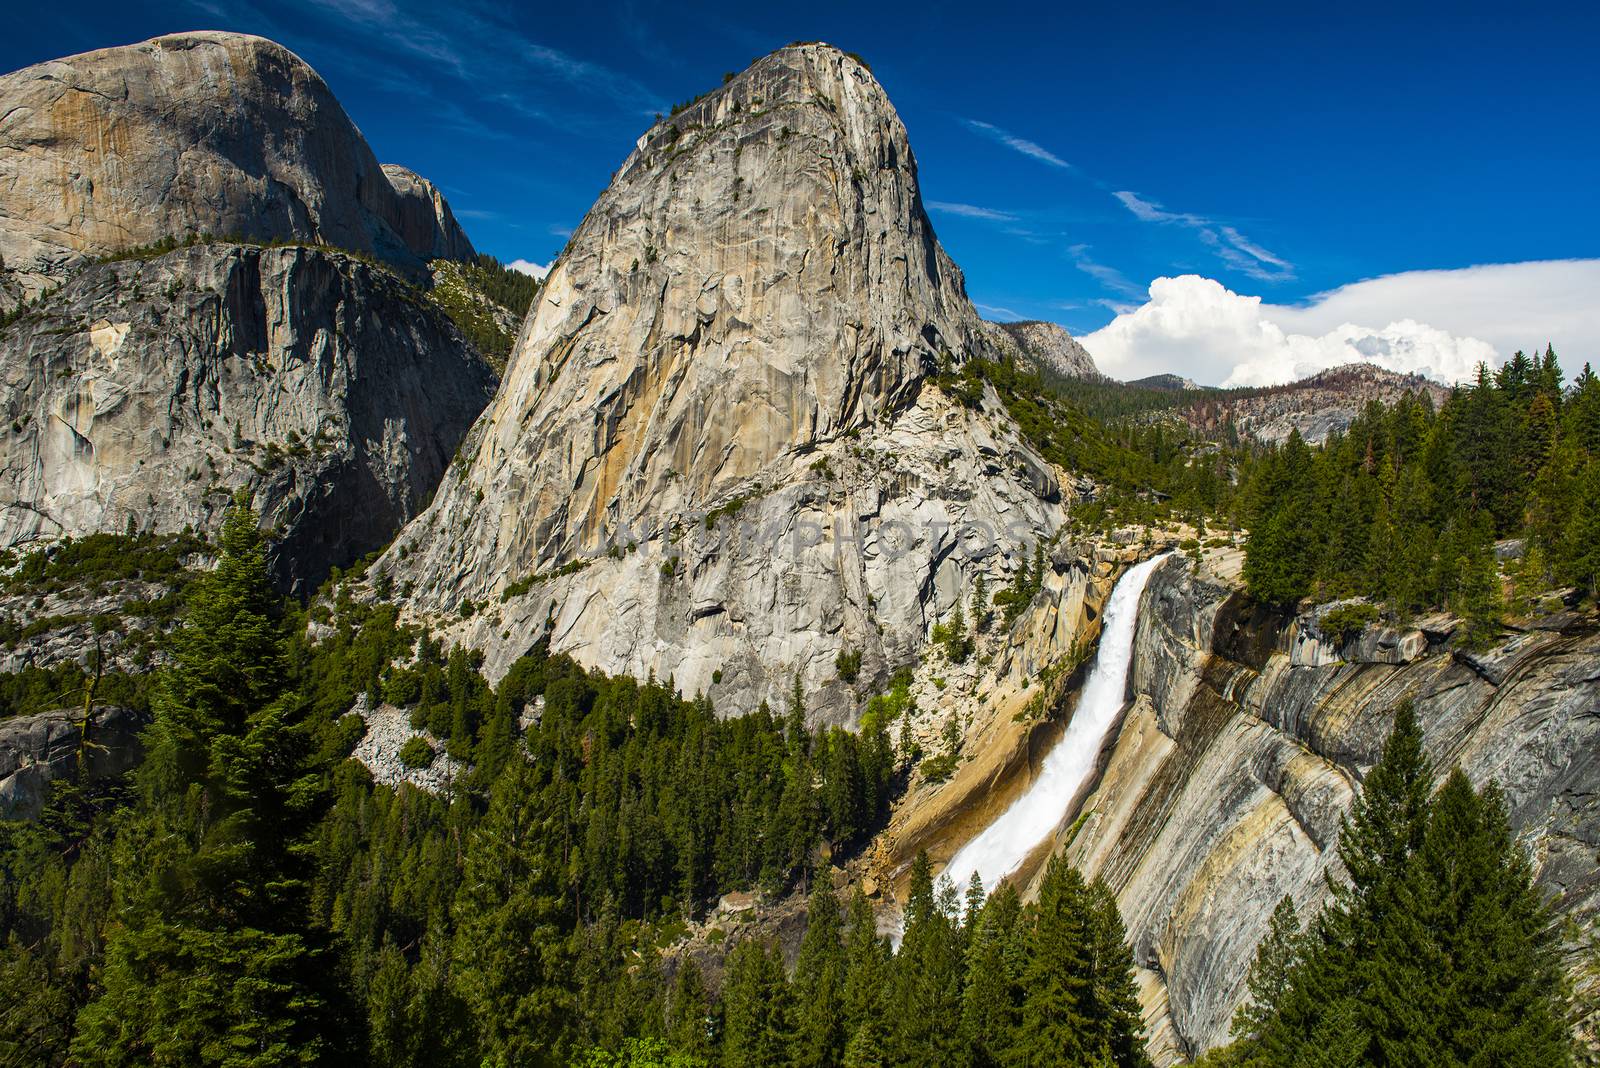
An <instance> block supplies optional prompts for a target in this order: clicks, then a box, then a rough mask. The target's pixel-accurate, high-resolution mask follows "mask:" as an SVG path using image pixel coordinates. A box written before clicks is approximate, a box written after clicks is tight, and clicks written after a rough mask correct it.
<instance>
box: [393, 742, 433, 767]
mask: <svg viewBox="0 0 1600 1068" xmlns="http://www.w3.org/2000/svg"><path fill="white" fill-rule="evenodd" d="M400 763H402V764H404V765H405V766H406V767H408V768H425V767H427V766H428V765H430V764H432V763H433V746H431V745H429V744H428V740H427V739H426V738H424V737H422V735H420V734H418V735H414V736H412V737H410V738H407V739H406V744H405V745H402V746H401V747H400Z"/></svg>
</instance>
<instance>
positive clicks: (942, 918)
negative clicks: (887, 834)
mask: <svg viewBox="0 0 1600 1068" xmlns="http://www.w3.org/2000/svg"><path fill="white" fill-rule="evenodd" d="M961 963H962V961H961V954H960V947H959V944H958V941H957V935H956V931H955V924H954V922H953V920H952V918H951V917H950V915H949V914H948V913H947V912H946V911H945V910H944V909H943V908H941V906H940V901H939V895H938V894H937V893H936V891H935V890H934V886H933V876H932V868H931V866H930V865H929V863H928V856H927V854H926V853H918V854H917V856H916V859H915V860H913V861H912V864H911V875H910V888H909V891H908V896H907V899H906V907H905V936H904V937H903V938H902V939H901V942H900V952H899V953H898V954H897V955H896V956H895V959H894V967H893V969H892V980H891V994H890V1001H891V1004H892V1005H893V1006H894V1007H895V1013H894V1018H893V1020H892V1021H891V1023H890V1028H891V1031H890V1035H891V1037H890V1041H889V1043H888V1052H889V1057H890V1062H891V1063H895V1064H906V1065H913V1064H951V1063H955V1061H956V1060H957V1059H958V1058H959V1057H960V1053H961V1036H960V1033H959V1029H958V1028H956V1027H954V1026H952V1024H953V1023H954V1021H957V1020H959V1019H960V1018H961Z"/></svg>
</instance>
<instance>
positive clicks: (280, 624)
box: [0, 32, 1600, 1068]
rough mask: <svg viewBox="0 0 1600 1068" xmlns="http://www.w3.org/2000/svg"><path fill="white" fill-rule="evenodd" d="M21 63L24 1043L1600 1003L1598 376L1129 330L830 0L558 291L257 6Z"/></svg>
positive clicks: (12, 285)
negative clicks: (1182, 356) (1181, 345)
mask: <svg viewBox="0 0 1600 1068" xmlns="http://www.w3.org/2000/svg"><path fill="white" fill-rule="evenodd" d="M0 100H3V101H4V102H5V105H6V108H5V110H4V113H5V115H6V116H7V118H6V119H5V120H3V121H0V188H5V189H8V190H25V191H26V195H12V194H9V193H8V195H7V196H6V199H5V201H4V204H3V205H0V257H3V258H0V312H3V315H4V317H3V319H0V364H3V368H4V373H5V376H6V383H7V388H6V393H5V403H6V405H7V407H6V410H5V412H4V413H3V418H0V424H3V425H0V567H3V575H0V621H3V628H0V645H3V647H4V648H3V653H4V655H3V658H0V816H3V817H4V820H3V822H0V872H3V874H4V888H3V892H0V924H3V927H0V931H3V932H4V939H3V940H0V977H4V981H5V985H6V987H7V989H8V990H10V991H12V992H13V993H14V999H13V1001H12V1004H11V1005H10V1006H9V1007H7V1008H5V1009H4V1010H0V1062H3V1063H7V1064H10V1063H16V1064H30V1065H32V1064H38V1065H58V1064H61V1065H65V1064H104V1065H112V1064H131V1063H161V1064H191V1063H218V1064H221V1063H248V1064H320V1063H363V1064H366V1063H370V1064H381V1065H422V1064H428V1065H441V1064H442V1065H449V1064H462V1065H467V1064H559V1065H569V1064H570V1065H581V1066H584V1068H597V1066H602V1065H605V1066H610V1065H618V1066H622V1065H630V1066H632V1065H638V1066H643V1065H674V1066H677V1068H687V1066H696V1065H698V1066H710V1065H713V1064H723V1065H729V1066H734V1065H779V1064H791V1063H794V1064H807V1065H815V1066H818V1068H821V1066H825V1065H852V1066H855V1065H878V1064H896V1065H898V1064H907V1065H910V1064H934V1063H939V1064H972V1065H990V1064H1053V1063H1062V1064H1066V1063H1072V1064H1086V1065H1087V1064H1094V1065H1118V1066H1128V1065H1154V1066H1159V1068H1166V1066H1169V1065H1177V1064H1187V1063H1201V1064H1207V1065H1211V1066H1212V1068H1217V1066H1221V1065H1241V1066H1242V1065H1247V1064H1248V1065H1252V1066H1254V1065H1273V1066H1277V1065H1287V1064H1298V1063H1308V1061H1307V1060H1306V1059H1305V1058H1306V1057H1307V1056H1309V1054H1308V1052H1307V1051H1308V1050H1318V1049H1328V1050H1334V1051H1335V1052H1336V1053H1337V1054H1338V1056H1341V1057H1344V1058H1345V1059H1344V1060H1340V1061H1337V1062H1335V1061H1329V1063H1345V1064H1364V1063H1378V1058H1379V1054H1378V1053H1377V1052H1375V1051H1377V1050H1380V1049H1381V1048H1387V1047H1384V1046H1383V1043H1384V1042H1388V1041H1391V1040H1393V1041H1395V1042H1397V1043H1398V1042H1400V1041H1401V1038H1396V1037H1395V1036H1396V1035H1400V1036H1402V1037H1403V1039H1404V1042H1406V1043H1412V1045H1406V1046H1404V1047H1403V1048H1404V1049H1406V1050H1409V1051H1411V1053H1397V1054H1394V1055H1393V1056H1391V1057H1389V1059H1388V1060H1383V1061H1382V1063H1417V1062H1415V1061H1412V1060H1407V1059H1406V1058H1407V1057H1408V1056H1411V1055H1412V1054H1413V1053H1414V1052H1415V1051H1416V1050H1418V1049H1436V1050H1448V1053H1447V1054H1440V1056H1442V1057H1445V1060H1443V1061H1441V1062H1440V1063H1452V1064H1454V1063H1467V1055H1468V1053H1469V1052H1470V1051H1471V1050H1472V1049H1473V1048H1474V1047H1475V1045H1478V1044H1484V1043H1494V1042H1500V1043H1506V1044H1507V1045H1505V1046H1493V1047H1492V1048H1494V1049H1505V1048H1510V1045H1509V1044H1511V1043H1513V1042H1514V1044H1515V1045H1516V1048H1517V1051H1518V1052H1517V1054H1516V1056H1512V1055H1511V1054H1504V1055H1501V1054H1496V1055H1495V1059H1493V1060H1491V1061H1490V1062H1489V1063H1496V1064H1499V1063H1505V1064H1556V1063H1579V1060H1578V1058H1581V1057H1583V1056H1589V1055H1591V1054H1592V1052H1593V1050H1594V1049H1595V1048H1596V1046H1595V1044H1596V1041H1597V1038H1596V1031H1595V1028H1596V1017H1595V1011H1596V1010H1595V1005H1596V1001H1595V998H1596V993H1597V986H1600V978H1597V977H1600V957H1597V954H1596V950H1595V944H1594V933H1593V932H1594V918H1595V915H1596V912H1597V910H1600V806H1597V802H1596V796H1597V795H1596V783H1597V782H1600V766H1597V765H1596V757H1597V754H1600V717H1597V709H1600V622H1597V614H1596V611H1597V609H1596V592H1597V587H1600V552H1597V549H1596V546H1597V545H1600V379H1597V378H1596V376H1595V375H1594V374H1593V373H1592V371H1591V370H1590V368H1589V367H1588V366H1587V365H1585V366H1584V367H1583V370H1582V372H1581V373H1579V374H1575V375H1569V374H1568V373H1567V371H1565V370H1563V368H1562V365H1561V363H1560V360H1559V358H1558V356H1557V354H1556V353H1555V351H1554V348H1553V347H1547V348H1546V350H1545V352H1544V354H1543V355H1542V356H1540V355H1534V356H1526V355H1524V354H1523V353H1521V352H1518V353H1516V355H1515V356H1514V357H1510V358H1508V359H1507V360H1506V361H1505V363H1504V364H1503V365H1502V366H1501V367H1499V368H1498V369H1496V370H1493V371H1491V370H1490V369H1489V368H1488V367H1487V366H1485V367H1483V368H1482V369H1481V370H1480V372H1479V375H1478V377H1477V379H1476V380H1475V381H1471V382H1463V383H1459V384H1456V385H1453V386H1446V385H1444V384H1441V383H1440V382H1438V381H1435V380H1433V379H1429V378H1425V377H1422V376H1418V375H1405V374H1400V373H1397V372H1393V371H1389V370H1385V369H1383V368H1380V367H1377V366H1374V365H1367V364H1348V365H1344V366H1341V367H1339V368H1335V369H1334V370H1332V371H1325V372H1322V373H1320V374H1318V375H1316V376H1314V377H1311V378H1308V379H1305V380H1302V381H1299V382H1294V383H1288V384H1285V385H1282V386H1274V387H1268V388H1257V389H1249V390H1220V389H1214V388H1210V387H1202V386H1199V385H1196V384H1195V383H1193V382H1190V381H1187V380H1185V379H1183V378H1182V377H1181V375H1180V376H1178V377H1173V376H1170V375H1169V376H1162V377H1159V378H1156V379H1144V380H1141V381H1136V382H1130V383H1122V382H1118V381H1116V380H1115V379H1112V378H1110V377H1108V376H1106V375H1105V374H1103V373H1102V371H1101V369H1100V368H1098V367H1097V366H1096V364H1095V361H1094V358H1093V357H1092V356H1091V354H1090V352H1089V351H1088V350H1087V349H1085V348H1084V346H1083V345H1082V344H1080V343H1079V341H1078V340H1076V339H1074V338H1073V337H1072V336H1071V335H1070V334H1068V332H1067V331H1066V330H1064V329H1062V328H1061V327H1059V326H1056V325H1055V324H1051V323H1044V322H1036V321H1019V322H991V321H987V320H986V319H984V318H983V317H982V316H980V314H979V311H978V309H977V307H976V306H975V305H974V303H973V301H972V300H971V298H970V297H969V294H968V290H967V282H966V279H965V277H964V275H963V274H962V271H961V269H960V268H959V267H958V266H957V265H956V263H955V262H954V260H953V259H952V258H951V256H950V255H949V254H948V253H947V252H946V251H945V248H944V247H943V245H941V243H940V241H939V238H938V237H937V235H936V233H935V230H934V226H933V221H932V219H931V218H930V215H929V214H928V206H927V205H925V202H924V200H923V193H922V189H921V185H920V180H919V174H918V168H917V161H916V157H915V156H914V154H913V151H912V145H911V139H910V136H909V134H908V132H907V129H906V126H905V124H904V123H903V122H902V120H901V117H900V114H899V113H898V112H897V111H896V109H895V107H894V105H893V104H892V103H891V102H890V100H889V96H888V94H887V92H886V91H885V89H884V88H883V85H882V84H880V82H879V81H878V79H877V78H876V77H875V76H874V75H873V73H872V71H871V70H870V69H869V68H868V67H867V66H866V65H865V64H864V63H863V62H862V61H861V60H860V58H859V57H856V56H854V55H852V54H850V53H846V52H843V51H841V50H839V49H837V48H834V47H832V46H830V45H827V44H823V43H820V42H797V43H795V44H792V45H790V46H787V47H784V48H781V49H778V50H776V51H773V52H771V53H769V54H767V55H765V56H762V57H761V58H759V59H757V60H755V61H754V62H753V63H752V64H751V65H750V66H749V67H748V68H746V69H744V70H743V71H742V72H738V73H730V74H729V75H728V76H727V77H726V78H725V79H724V81H723V83H722V85H720V86H718V87H715V88H713V89H711V90H710V91H708V92H706V93H704V94H703V95H701V96H700V97H698V98H696V99H694V100H693V101H691V102H689V103H688V104H685V105H681V106H679V107H677V108H674V109H673V110H672V111H671V113H670V114H668V115H665V116H657V117H656V119H655V121H653V122H652V123H650V124H649V126H648V128H646V129H645V130H644V131H643V133H641V134H640V135H639V136H638V138H637V141H636V142H635V143H634V144H633V147H632V149H631V150H630V151H628V152H627V153H626V156H625V158H624V159H623V160H622V162H621V165H620V166H619V167H618V168H617V170H616V172H615V174H614V175H613V177H612V179H611V181H610V183H609V185H608V186H607V187H606V189H605V190H604V191H603V192H602V193H601V195H600V197H599V199H598V200H596V201H595V203H594V205H593V207H592V208H591V209H590V210H589V211H588V213H587V215H586V216H585V217H584V219H583V221H582V222H581V223H580V224H579V225H578V226H577V227H576V229H575V230H574V231H573V232H572V233H571V235H570V239H569V240H568V241H567V244H566V246H565V249H564V251H563V252H562V254H561V255H560V257H559V258H557V259H556V260H555V261H554V262H553V263H552V264H551V266H550V267H549V271H548V274H547V275H544V276H543V277H542V278H541V279H540V280H537V281H535V280H534V278H533V277H532V276H531V275H528V274H525V273H520V272H519V271H518V270H516V269H514V265H513V267H506V266H504V265H502V264H501V263H500V262H499V261H498V260H495V259H494V258H492V257H488V256H485V255H482V254H480V253H479V252H478V251H477V248H475V247H474V245H473V244H472V242H471V241H470V240H469V239H468V237H467V234H466V232H465V230H464V229H463V228H462V226H461V224H460V223H459V222H458V216H457V213H456V212H454V211H453V210H452V209H451V207H450V205H449V203H448V202H447V201H446V199H445V195H444V193H443V192H441V190H440V188H439V187H436V186H435V185H434V184H433V183H432V182H430V181H429V180H428V179H426V178H423V177H421V176H420V175H418V174H416V173H415V172H412V171H411V170H409V169H408V168H404V167H399V166H396V165H380V164H378V163H377V157H376V156H375V155H374V153H373V152H372V150H371V149H370V148H369V147H368V145H367V142H366V140H365V139H364V138H363V136H362V134H361V133H360V131H359V130H358V129H357V128H356V127H355V125H354V124H353V123H352V122H351V121H350V119H349V118H348V117H347V116H346V115H345V113H344V111H343V109H342V107H341V106H340V104H339V103H338V101H337V100H336V99H335V98H334V97H333V95H332V92H331V90H330V89H329V88H328V86H327V84H326V83H324V82H323V81H322V79H321V77H320V76H319V75H318V74H317V73H316V72H315V71H314V70H312V69H311V67H310V66H309V65H307V64H306V63H304V61H302V60H301V59H300V58H299V57H298V56H296V55H295V54H294V53H292V52H290V51H289V50H288V49H286V48H284V47H283V46H281V45H278V44H275V43H273V42H270V41H266V40H264V39H262V38H256V37H250V36H247V35H243V34H231V33H220V32H219V33H211V32H207V33H193V34H178V35H172V36H167V37H159V38H154V39H152V40H149V41H146V42H143V43H142V44H137V45H130V46H126V47H122V48H112V49H105V50H102V51H99V52H93V53H87V54H85V55H80V56H74V57H68V58H66V59H62V60H58V61H53V62H49V63H44V64H40V65H39V66H37V67H32V68H27V69H25V70H21V71H17V72H14V73H12V74H8V75H5V76H4V77H3V78H0ZM108 146H109V147H108ZM461 217H462V218H466V216H465V214H463V215H462V216H461ZM479 247H481V246H479ZM1173 370H1174V371H1175V372H1179V371H1182V370H1183V369H1182V368H1174V369H1173ZM7 427H8V428H7ZM1453 772H1459V774H1456V775H1453V774H1452V773H1453ZM1451 842H1459V843H1463V844H1462V845H1461V853H1460V856H1459V857H1457V856H1456V855H1455V854H1453V853H1451V851H1450V849H1451V847H1450V843H1451ZM1469 845H1470V851H1469V849H1468V846H1469ZM1458 861H1459V863H1458ZM1397 901H1398V902H1401V903H1402V905H1398V906H1397V905H1396V904H1395V902H1397ZM1441 902H1443V903H1445V904H1440V903H1441ZM1457 904H1459V906H1460V909H1461V913H1460V914H1456V913H1449V912H1448V911H1447V906H1449V907H1453V906H1455V905H1457ZM1290 915H1293V916H1294V917H1295V918H1296V919H1295V922H1296V923H1297V924H1299V923H1303V924H1304V931H1305V932H1306V933H1305V934H1303V935H1301V934H1295V935H1292V936H1291V934H1290V933H1288V927H1286V926H1285V925H1286V923H1287V921H1286V919H1285V917H1287V916H1290ZM1413 916H1414V917H1419V919H1418V922H1417V923H1416V924H1414V925H1413V924H1410V923H1409V922H1408V921H1407V920H1406V919H1405V918H1407V917H1413ZM1463 916H1464V917H1465V918H1463ZM1298 929H1299V928H1297V930H1298ZM1485 945H1492V946H1495V947H1498V948H1497V949H1496V950H1495V952H1496V953H1498V954H1499V956H1498V957H1496V959H1497V960H1501V961H1503V962H1504V966H1503V968H1499V970H1494V971H1493V974H1489V971H1490V970H1489V969H1486V968H1484V967H1480V966H1476V965H1474V966H1469V965H1468V964H1467V963H1465V962H1470V961H1474V960H1476V961H1479V963H1480V964H1481V962H1482V959H1483V957H1482V955H1483V954H1485V953H1487V952H1489V951H1488V950H1485V949H1484V946H1485ZM1274 952H1276V953H1277V956H1276V957H1274V956H1273V953H1274ZM1475 955H1476V956H1475ZM1273 960H1278V961H1279V962H1280V964H1281V963H1282V962H1284V961H1287V962H1289V963H1287V964H1282V966H1281V967H1280V968H1279V971H1278V973H1276V978H1275V980H1274V982H1275V983H1276V985H1272V984H1271V983H1268V981H1267V979H1266V978H1264V976H1265V975H1266V974H1267V973H1266V970H1265V969H1267V968H1268V966H1269V965H1270V964H1271V962H1272V961H1273ZM1263 962H1265V963H1263ZM1458 962H1461V963H1458ZM1497 967H1498V966H1497ZM1333 977H1343V978H1333ZM1352 977H1354V978H1352ZM1396 977H1399V978H1396ZM1389 982H1393V983H1396V984H1403V989H1404V990H1405V992H1406V995H1405V996H1406V998H1408V999H1413V1000H1414V1001H1415V1004H1417V1005H1424V1006H1427V1007H1428V1008H1427V1011H1426V1012H1425V1013H1424V1014H1423V1015H1424V1016H1425V1017H1426V1020H1425V1021H1423V1022H1419V1021H1418V1020H1417V1019H1416V1018H1415V1014H1411V1013H1410V1012H1409V1010H1402V1009H1398V1008H1396V1007H1395V1004H1394V1002H1395V998H1392V997H1390V996H1389V995H1388V994H1385V995H1384V996H1382V997H1379V996H1377V995H1373V994H1372V993H1371V991H1372V990H1373V989H1382V990H1387V989H1388V988H1387V987H1384V986H1383V984H1384V983H1389ZM1429 999H1433V1000H1429ZM1499 999H1506V1000H1508V1003H1509V1002H1510V1001H1514V1002H1515V1003H1516V1004H1517V1005H1518V1006H1519V1012H1520V1017H1519V1019H1518V1020H1517V1021H1506V1020H1503V1019H1502V1018H1501V1017H1500V1016H1499V1015H1497V1013H1499V1009H1498V1000H1499ZM1401 1000H1404V999H1401ZM1408 1003H1409V1002H1408ZM1486 1020H1487V1021H1488V1022H1485V1021H1486ZM1352 1021H1360V1022H1352ZM1519 1028H1520V1029H1519ZM1507 1036H1511V1037H1507ZM1400 1048H1402V1047H1401V1046H1398V1045H1397V1046H1396V1049H1400ZM1485 1048H1491V1047H1489V1046H1485ZM1385 1056H1388V1055H1387V1054H1385ZM230 1058H232V1059H230ZM1450 1058H1456V1059H1450ZM1473 1063H1478V1062H1473Z"/></svg>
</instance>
